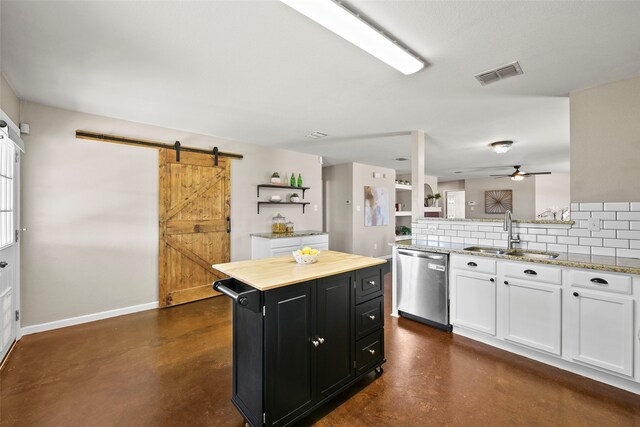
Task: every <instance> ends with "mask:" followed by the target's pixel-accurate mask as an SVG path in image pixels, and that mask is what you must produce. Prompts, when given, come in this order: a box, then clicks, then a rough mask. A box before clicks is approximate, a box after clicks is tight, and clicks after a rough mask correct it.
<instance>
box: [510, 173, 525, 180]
mask: <svg viewBox="0 0 640 427" xmlns="http://www.w3.org/2000/svg"><path fill="white" fill-rule="evenodd" d="M523 179H524V175H520V174H517V175H514V176H512V177H511V181H522V180H523Z"/></svg>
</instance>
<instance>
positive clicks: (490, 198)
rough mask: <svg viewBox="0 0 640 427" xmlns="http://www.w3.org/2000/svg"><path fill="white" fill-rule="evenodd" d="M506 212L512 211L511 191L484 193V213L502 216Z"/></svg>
mask: <svg viewBox="0 0 640 427" xmlns="http://www.w3.org/2000/svg"><path fill="white" fill-rule="evenodd" d="M507 210H513V192H512V191H511V190H489V191H485V192H484V213H488V214H503V213H505V212H506V211H507Z"/></svg>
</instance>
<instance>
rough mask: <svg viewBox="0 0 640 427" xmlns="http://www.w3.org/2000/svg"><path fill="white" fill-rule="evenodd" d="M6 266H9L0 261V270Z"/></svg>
mask: <svg viewBox="0 0 640 427" xmlns="http://www.w3.org/2000/svg"><path fill="white" fill-rule="evenodd" d="M7 265H9V263H8V262H6V261H0V268H5V267H6V266H7Z"/></svg>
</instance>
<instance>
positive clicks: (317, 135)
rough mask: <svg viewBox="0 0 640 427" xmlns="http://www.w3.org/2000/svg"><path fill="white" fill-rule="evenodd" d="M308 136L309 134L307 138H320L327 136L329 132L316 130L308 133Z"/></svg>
mask: <svg viewBox="0 0 640 427" xmlns="http://www.w3.org/2000/svg"><path fill="white" fill-rule="evenodd" d="M306 136H307V138H311V139H320V138H324V137H325V136H327V134H326V133H324V132H318V131H316V132H311V133H308V134H307V135H306Z"/></svg>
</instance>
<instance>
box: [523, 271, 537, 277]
mask: <svg viewBox="0 0 640 427" xmlns="http://www.w3.org/2000/svg"><path fill="white" fill-rule="evenodd" d="M524 274H529V275H531V276H537V275H538V273H536V272H535V271H534V270H525V271H524Z"/></svg>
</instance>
